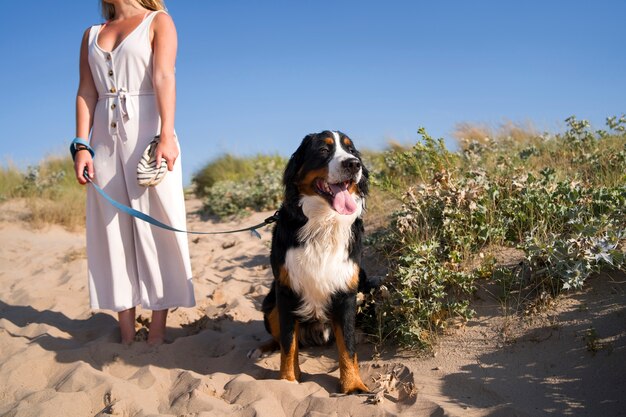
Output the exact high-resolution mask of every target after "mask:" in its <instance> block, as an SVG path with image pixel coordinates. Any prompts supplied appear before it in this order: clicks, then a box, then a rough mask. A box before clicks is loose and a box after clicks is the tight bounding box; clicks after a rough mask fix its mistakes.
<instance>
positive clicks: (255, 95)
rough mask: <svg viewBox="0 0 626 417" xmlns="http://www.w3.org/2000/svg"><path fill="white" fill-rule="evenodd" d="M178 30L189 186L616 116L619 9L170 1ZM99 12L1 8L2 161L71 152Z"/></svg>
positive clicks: (620, 72) (181, 129) (621, 32)
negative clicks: (227, 175)
mask: <svg viewBox="0 0 626 417" xmlns="http://www.w3.org/2000/svg"><path fill="white" fill-rule="evenodd" d="M166 5H167V7H168V9H169V11H170V14H171V15H172V16H173V18H174V21H175V23H176V25H177V29H178V35H179V53H178V61H177V83H178V106H177V120H176V129H177V131H178V135H179V137H180V140H181V146H182V150H183V172H184V175H185V181H186V182H188V181H189V179H190V178H191V175H192V174H193V173H194V172H195V171H197V170H199V169H200V168H202V166H204V165H205V164H206V163H207V162H209V161H210V160H211V159H213V158H216V157H218V156H219V155H221V154H223V153H232V154H235V155H241V156H245V155H251V154H255V153H266V154H275V153H278V154H282V155H285V156H288V155H290V154H291V153H292V152H293V151H294V150H295V148H296V146H297V145H298V144H299V142H300V140H301V139H302V137H304V136H305V135H306V134H307V133H310V132H317V131H321V130H325V129H339V130H342V131H344V132H345V133H347V134H348V135H349V136H351V137H352V138H353V139H354V140H355V142H356V143H357V145H358V146H359V147H360V148H370V149H382V148H384V147H385V145H386V144H387V143H388V141H389V140H396V141H399V142H402V143H412V142H414V141H415V140H416V139H417V134H416V131H417V128H418V127H419V126H424V127H425V128H426V129H427V130H428V131H429V133H431V135H433V136H436V137H444V138H446V141H447V143H448V145H449V146H450V147H452V148H453V147H454V141H453V140H452V139H451V136H452V132H453V131H454V127H455V125H456V124H457V123H458V122H476V123H487V124H491V125H493V126H497V125H498V124H500V123H502V122H503V121H505V120H512V121H514V122H526V121H531V122H533V123H534V125H535V126H536V127H537V128H538V129H540V130H547V131H560V130H562V128H563V119H565V118H566V117H568V116H570V115H572V114H574V115H576V116H577V117H579V118H585V119H588V120H590V121H591V122H592V123H593V125H594V127H597V128H600V127H602V126H603V123H604V119H605V117H606V116H611V115H619V114H622V113H624V112H626V105H625V104H626V100H625V97H626V96H625V92H626V54H625V53H624V51H623V50H624V41H625V39H626V25H624V23H623V19H624V16H626V2H624V1H623V0H613V1H602V0H599V1H593V2H592V1H564V0H551V1H545V0H544V1H538V0H529V1H523V2H522V1H516V2H513V1H502V0H489V1H473V2H470V1H460V0H459V1H439V2H433V1H430V2H426V1H417V0H413V1H410V0H397V1H393V0H390V1H369V0H360V1H341V0H336V1H329V0H318V1H315V2H312V1H310V2H304V1H296V0H291V1H279V0H276V1H265V2H262V1H252V0H248V1H239V0H202V1H201V0H170V1H169V2H166ZM100 21H101V18H100V16H99V2H98V1H96V0H64V1H60V2H49V1H45V2H44V1H42V2H25V1H11V2H3V13H2V17H0V54H1V56H2V59H1V61H2V64H1V65H0V75H1V76H2V77H1V79H2V83H3V86H2V89H3V93H2V99H1V100H0V125H1V126H2V128H3V134H2V153H1V154H0V157H1V158H0V161H1V162H2V163H3V164H6V163H9V161H10V162H11V163H14V164H16V165H17V166H19V167H25V166H26V165H28V164H36V163H38V162H39V161H40V160H41V159H42V158H44V157H45V156H47V155H51V154H61V153H64V152H66V147H67V145H68V144H69V142H70V141H71V139H72V138H73V136H74V100H75V94H76V88H77V84H78V51H79V45H80V40H81V35H82V33H83V31H84V30H85V28H87V27H88V26H90V25H91V24H96V23H99V22H100Z"/></svg>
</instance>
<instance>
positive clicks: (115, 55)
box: [74, 0, 195, 345]
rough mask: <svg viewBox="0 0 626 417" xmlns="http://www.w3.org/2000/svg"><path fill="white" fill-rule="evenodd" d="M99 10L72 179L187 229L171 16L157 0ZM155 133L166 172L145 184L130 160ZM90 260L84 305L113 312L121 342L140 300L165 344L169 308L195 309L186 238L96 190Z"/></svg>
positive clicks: (86, 39)
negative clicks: (123, 210) (102, 21)
mask: <svg viewBox="0 0 626 417" xmlns="http://www.w3.org/2000/svg"><path fill="white" fill-rule="evenodd" d="M101 6H102V11H103V15H104V18H105V19H106V20H107V22H106V23H105V24H102V25H96V26H92V27H91V28H89V29H87V30H86V31H85V34H84V36H83V41H82V45H81V51H80V83H79V88H78V93H77V96H76V136H77V138H82V139H83V141H84V142H86V139H87V138H88V137H89V133H90V132H91V140H90V141H89V145H90V146H91V148H92V149H93V151H94V153H95V157H93V158H92V155H91V150H90V149H89V147H87V146H76V148H75V150H76V154H75V163H74V165H75V166H74V168H75V170H76V178H77V180H78V182H79V183H81V184H85V183H86V182H87V181H86V178H85V177H84V176H83V171H84V170H85V169H87V172H88V175H89V176H90V177H91V178H92V179H93V181H94V182H95V183H97V184H98V185H99V186H100V187H102V188H103V189H104V190H105V191H106V192H107V193H108V194H109V195H111V196H112V197H113V198H114V199H116V200H117V201H119V202H121V203H125V204H127V205H130V206H131V207H133V208H135V209H137V210H140V211H143V212H144V213H148V214H149V215H151V216H153V217H156V218H157V219H159V220H161V221H162V222H165V223H169V224H171V225H172V226H174V227H176V228H180V229H184V228H185V205H184V196H183V188H182V175H181V163H180V160H179V158H178V157H179V146H178V141H177V138H176V136H175V133H174V112H175V101H176V87H175V77H174V65H175V60H176V48H177V39H176V28H175V26H174V22H173V21H172V19H171V18H170V16H169V15H168V14H167V13H166V12H165V11H164V10H165V7H164V5H163V2H162V1H161V0H101ZM156 135H160V142H159V144H158V146H157V149H156V159H157V166H160V163H161V159H165V161H166V162H167V167H168V170H169V171H170V172H169V173H168V174H167V175H166V176H165V178H164V179H163V181H162V182H161V183H160V184H158V185H157V186H154V187H149V188H144V187H141V186H139V185H138V183H137V178H136V169H137V163H138V162H139V159H140V157H141V154H142V153H143V151H144V150H145V148H146V147H147V146H148V144H149V143H150V142H151V141H152V140H153V139H154V137H155V136H156ZM75 142H76V140H75ZM78 142H81V141H80V140H79V141H78ZM85 149H87V150H88V151H85ZM87 260H88V266H89V292H90V299H91V307H92V308H93V309H108V310H113V311H116V312H117V313H118V317H119V324H120V332H121V336H122V343H124V344H130V343H132V341H133V340H134V337H135V307H136V306H137V305H140V304H141V305H142V307H143V308H146V309H149V310H152V320H151V323H150V328H149V335H148V343H150V344H152V345H156V344H160V343H163V340H164V337H165V324H166V319H167V312H168V309H170V308H174V307H191V306H193V305H195V300H194V295H193V287H192V282H191V266H190V261H189V247H188V244H187V236H186V235H185V234H182V233H173V232H169V231H164V230H161V229H158V228H155V227H152V226H150V225H149V224H147V223H144V222H142V221H141V220H138V219H134V218H132V217H130V216H128V215H126V214H123V213H119V212H118V211H117V210H116V209H115V208H114V207H113V206H111V205H109V204H108V203H107V202H106V201H105V200H104V199H102V198H101V197H100V196H98V195H97V193H96V191H95V190H94V189H93V187H88V189H87Z"/></svg>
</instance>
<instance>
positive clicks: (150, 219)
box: [83, 169, 278, 239]
mask: <svg viewBox="0 0 626 417" xmlns="http://www.w3.org/2000/svg"><path fill="white" fill-rule="evenodd" d="M83 175H84V176H85V178H86V179H87V181H88V182H90V183H91V185H93V186H94V188H95V189H96V191H98V193H99V194H100V195H101V196H102V197H104V199H105V200H107V201H108V202H109V203H111V205H113V207H115V208H117V209H118V210H120V211H123V212H124V213H126V214H130V215H131V216H133V217H136V218H138V219H140V220H143V221H144V222H147V223H150V224H152V225H154V226H157V227H160V228H162V229H165V230H170V231H172V232H181V233H190V234H194V235H221V234H227V233H238V232H246V231H248V230H249V231H250V233H252V234H253V235H254V236H256V237H258V238H259V239H261V235H260V234H259V232H257V231H256V229H258V228H260V227H263V226H266V225H268V224H272V223H274V222H275V221H276V220H278V212H276V213H274V214H273V215H272V216H270V217H268V218H267V219H265V221H264V222H263V223H259V224H257V225H254V226H251V227H246V228H244V229H237V230H226V231H221V232H194V231H191V230H180V229H176V228H175V227H172V226H170V225H168V224H165V223H162V222H160V221H158V220H157V219H155V218H154V217H151V216H148V215H147V214H146V213H143V212H141V211H139V210H135V209H134V208H132V207H128V206H126V205H124V204H122V203H119V202H117V201H115V200H113V199H112V198H111V197H110V196H109V195H108V194H107V193H105V192H104V190H103V189H102V188H100V187H99V186H98V185H97V184H96V183H95V182H93V181H92V180H91V178H89V174H88V173H87V169H85V171H84V173H83Z"/></svg>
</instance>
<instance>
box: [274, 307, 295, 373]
mask: <svg viewBox="0 0 626 417" xmlns="http://www.w3.org/2000/svg"><path fill="white" fill-rule="evenodd" d="M277 316H278V315H277ZM299 331H300V323H299V322H297V321H296V323H295V326H294V329H293V336H292V338H291V343H290V344H289V349H288V350H287V351H285V347H284V346H281V347H280V379H286V380H287V381H299V380H300V363H299V362H298V333H299Z"/></svg>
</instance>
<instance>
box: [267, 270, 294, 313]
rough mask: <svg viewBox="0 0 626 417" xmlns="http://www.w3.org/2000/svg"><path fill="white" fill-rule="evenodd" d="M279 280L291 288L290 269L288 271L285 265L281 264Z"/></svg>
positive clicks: (281, 283)
mask: <svg viewBox="0 0 626 417" xmlns="http://www.w3.org/2000/svg"><path fill="white" fill-rule="evenodd" d="M278 282H279V283H280V285H282V286H284V287H287V288H291V281H289V271H287V268H285V265H281V267H280V270H279V272H278ZM272 312H273V311H272ZM276 317H278V313H277V314H276Z"/></svg>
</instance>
